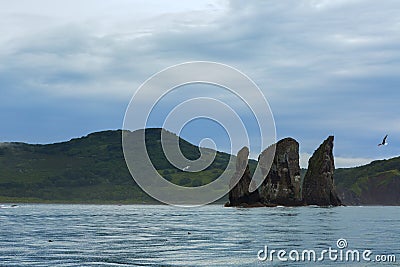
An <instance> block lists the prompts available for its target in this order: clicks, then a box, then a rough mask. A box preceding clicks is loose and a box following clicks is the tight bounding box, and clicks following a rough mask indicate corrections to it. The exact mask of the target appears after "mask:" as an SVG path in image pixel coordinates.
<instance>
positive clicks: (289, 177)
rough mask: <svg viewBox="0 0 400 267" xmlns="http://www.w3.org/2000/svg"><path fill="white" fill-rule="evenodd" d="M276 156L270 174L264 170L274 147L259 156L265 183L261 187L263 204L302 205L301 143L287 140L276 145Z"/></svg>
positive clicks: (260, 192)
mask: <svg viewBox="0 0 400 267" xmlns="http://www.w3.org/2000/svg"><path fill="white" fill-rule="evenodd" d="M275 148H276V150H275V156H274V160H273V163H272V166H271V169H270V170H269V172H268V169H265V168H263V167H264V162H266V161H267V157H271V155H272V153H270V151H271V150H273V148H272V146H271V147H269V148H267V149H265V150H264V151H263V152H262V153H261V154H260V156H259V158H258V162H259V165H260V167H261V172H262V175H263V176H264V177H265V176H266V177H265V179H264V182H263V183H262V184H261V186H260V187H259V194H260V198H261V202H262V203H264V204H266V205H284V206H297V205H301V204H302V196H301V178H300V165H299V143H298V142H297V141H296V140H294V139H293V138H285V139H282V140H280V141H279V142H278V143H277V144H276V145H275Z"/></svg>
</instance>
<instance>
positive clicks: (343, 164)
mask: <svg viewBox="0 0 400 267" xmlns="http://www.w3.org/2000/svg"><path fill="white" fill-rule="evenodd" d="M311 156H312V155H311V154H308V153H300V167H301V168H307V167H308V160H309V159H310V158H311ZM373 160H375V159H372V158H350V157H349V158H346V157H337V156H335V167H336V168H349V167H356V166H362V165H366V164H369V163H371V162H372V161H373Z"/></svg>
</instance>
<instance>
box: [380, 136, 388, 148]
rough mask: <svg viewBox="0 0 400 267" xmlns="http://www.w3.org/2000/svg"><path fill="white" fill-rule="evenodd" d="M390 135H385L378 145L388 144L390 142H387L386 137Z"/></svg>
mask: <svg viewBox="0 0 400 267" xmlns="http://www.w3.org/2000/svg"><path fill="white" fill-rule="evenodd" d="M387 137H388V135H385V137H384V138H383V140H382V143H380V144H378V146H386V145H387V144H388V143H387V142H386V138H387Z"/></svg>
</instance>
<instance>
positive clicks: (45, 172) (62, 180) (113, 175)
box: [0, 129, 256, 203]
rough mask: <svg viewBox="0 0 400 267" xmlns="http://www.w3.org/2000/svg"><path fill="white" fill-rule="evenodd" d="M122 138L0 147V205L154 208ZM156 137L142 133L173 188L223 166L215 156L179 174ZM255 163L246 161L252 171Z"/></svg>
mask: <svg viewBox="0 0 400 267" xmlns="http://www.w3.org/2000/svg"><path fill="white" fill-rule="evenodd" d="M167 134H169V135H172V133H168V132H167ZM121 135H122V132H121V131H120V130H118V131H104V132H97V133H92V134H89V135H88V136H85V137H82V138H77V139H72V140H70V141H68V142H62V143H56V144H48V145H31V144H24V143H3V144H1V146H0V202H62V203H66V202H67V203H70V202H76V203H82V202H85V203H113V202H115V203H155V202H156V201H155V200H154V199H152V198H150V197H149V196H148V195H147V194H145V193H144V192H143V191H142V190H141V189H140V188H139V187H138V186H137V185H136V184H135V182H134V180H133V179H132V177H131V175H130V173H129V171H128V169H127V167H126V163H125V160H124V157H123V152H122V147H121ZM160 136H161V129H147V130H146V147H147V150H148V152H149V156H150V159H151V161H152V163H153V164H154V166H155V167H156V169H157V170H158V171H159V173H160V174H162V175H163V176H164V177H165V178H166V179H167V180H169V181H171V182H173V183H175V184H177V185H181V186H188V187H193V186H201V185H204V184H207V183H209V182H211V181H213V180H214V179H216V178H217V177H218V176H219V175H220V174H221V173H222V172H223V171H224V169H225V167H226V166H227V163H228V161H229V157H230V156H229V154H226V153H221V152H218V153H217V154H216V158H215V160H214V162H213V163H212V164H211V166H209V167H208V168H207V169H206V170H204V171H202V172H199V173H190V172H183V171H181V170H178V169H177V168H175V167H174V166H172V165H171V164H170V163H169V162H168V161H167V159H166V158H165V156H164V154H163V152H162V147H161V143H160ZM179 142H180V148H181V151H182V153H183V154H184V155H185V156H186V157H187V158H189V159H192V160H193V159H197V158H198V157H199V156H200V151H199V149H198V147H196V146H194V145H192V144H190V143H188V142H187V141H185V140H183V139H180V140H179ZM255 164H256V162H255V161H252V162H250V165H251V166H252V169H254V167H255ZM221 201H224V200H221Z"/></svg>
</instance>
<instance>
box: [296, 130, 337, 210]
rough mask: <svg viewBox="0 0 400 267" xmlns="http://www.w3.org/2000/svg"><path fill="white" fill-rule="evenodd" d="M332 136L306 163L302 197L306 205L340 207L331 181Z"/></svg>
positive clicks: (332, 167) (332, 164)
mask: <svg viewBox="0 0 400 267" xmlns="http://www.w3.org/2000/svg"><path fill="white" fill-rule="evenodd" d="M333 139H334V138H333V136H329V137H328V138H327V139H326V140H325V141H324V142H323V143H322V144H321V145H320V146H319V148H318V149H317V150H315V152H314V154H313V155H312V157H311V158H310V159H309V161H308V170H307V173H306V175H305V177H304V182H303V189H302V196H303V201H304V203H305V204H306V205H318V206H340V205H341V204H342V203H341V201H340V199H339V197H338V194H337V192H336V189H335V184H334V180H333V172H334V170H335V162H334V157H333V152H332V151H333Z"/></svg>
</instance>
